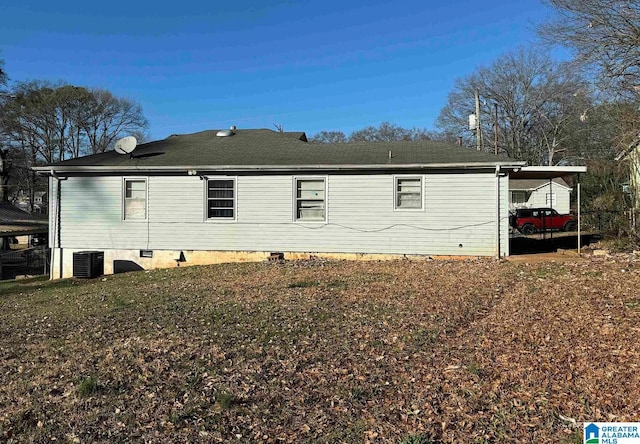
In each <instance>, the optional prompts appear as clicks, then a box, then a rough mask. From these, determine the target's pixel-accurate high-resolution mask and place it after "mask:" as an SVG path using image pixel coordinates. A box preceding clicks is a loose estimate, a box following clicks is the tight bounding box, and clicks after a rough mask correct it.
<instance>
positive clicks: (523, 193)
mask: <svg viewBox="0 0 640 444" xmlns="http://www.w3.org/2000/svg"><path fill="white" fill-rule="evenodd" d="M516 195H518V196H522V202H516V201H515V200H514V199H513V198H514V197H515V196H516ZM528 201H529V199H528V198H527V192H526V191H521V190H511V203H512V204H513V205H523V204H526V203H527V202H528Z"/></svg>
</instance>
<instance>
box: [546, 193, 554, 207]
mask: <svg viewBox="0 0 640 444" xmlns="http://www.w3.org/2000/svg"><path fill="white" fill-rule="evenodd" d="M555 204H556V193H547V206H548V207H553V206H555Z"/></svg>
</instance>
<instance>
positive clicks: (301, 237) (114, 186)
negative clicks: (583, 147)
mask: <svg viewBox="0 0 640 444" xmlns="http://www.w3.org/2000/svg"><path fill="white" fill-rule="evenodd" d="M217 134H222V135H220V136H218V135H217ZM523 165H524V162H519V161H515V160H513V159H510V158H506V157H498V156H494V155H493V154H488V153H483V152H478V151H475V150H469V149H466V148H462V147H458V146H456V145H452V144H445V143H439V142H431V141H422V142H390V143H384V142H379V143H359V144H328V145H323V144H310V143H307V140H306V136H305V134H304V133H283V132H274V131H270V130H265V129H261V130H235V131H220V132H216V131H203V132H199V133H195V134H188V135H179V136H170V137H168V138H166V139H164V140H159V141H156V142H151V143H146V144H143V145H140V146H138V147H137V148H136V150H135V151H134V152H133V153H132V155H119V154H117V153H116V152H114V151H111V152H107V153H102V154H96V155H91V156H86V157H82V158H77V159H72V160H68V161H63V162H59V163H54V164H50V165H47V166H45V167H38V168H36V170H38V171H39V172H40V173H41V174H48V175H49V177H50V180H49V185H50V195H49V201H50V211H49V217H50V226H51V230H50V237H49V238H50V242H51V246H52V247H53V248H54V254H53V263H52V267H51V269H52V277H54V278H57V277H61V276H62V277H67V276H71V275H72V273H73V266H72V264H73V253H75V252H79V251H86V250H99V251H102V252H104V264H105V272H106V273H111V272H113V271H114V263H116V262H120V263H122V262H128V263H130V264H133V265H135V266H136V267H139V268H144V269H149V268H158V267H169V266H176V265H179V264H180V262H181V261H183V260H184V261H186V264H187V265H188V264H205V263H216V262H228V261H238V260H264V259H266V258H267V257H269V256H270V255H271V253H276V252H277V253H284V255H285V257H286V258H296V257H298V258H300V257H309V256H310V255H316V256H325V257H343V258H355V257H374V258H378V257H379V258H382V257H384V256H379V255H433V256H436V255H437V256H497V255H498V254H500V255H508V254H509V227H508V216H509V188H508V186H509V180H508V174H509V173H510V171H512V170H513V169H517V168H521V167H522V166H523ZM370 255H373V256H370ZM134 268H135V267H134Z"/></svg>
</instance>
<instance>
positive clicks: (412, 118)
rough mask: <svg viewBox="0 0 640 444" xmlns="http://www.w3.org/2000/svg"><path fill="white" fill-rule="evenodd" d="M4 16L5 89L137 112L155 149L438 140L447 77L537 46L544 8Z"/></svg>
mask: <svg viewBox="0 0 640 444" xmlns="http://www.w3.org/2000/svg"><path fill="white" fill-rule="evenodd" d="M8 3H9V4H5V5H3V6H2V16H3V19H2V21H1V23H0V58H1V59H4V60H5V70H6V71H7V74H8V75H9V77H10V78H11V79H12V80H16V81H22V80H31V79H42V80H51V81H58V80H63V81H65V82H68V83H71V84H74V85H79V86H89V87H99V88H104V89H108V90H109V91H111V92H113V93H114V94H116V95H117V96H121V97H127V98H130V99H133V100H135V101H137V102H139V103H140V104H141V105H142V107H143V111H144V113H145V115H146V117H147V118H148V120H149V124H150V126H149V133H150V136H151V139H159V138H164V137H166V136H168V135H170V134H182V133H190V132H196V131H200V130H204V129H218V128H227V127H229V126H230V125H237V126H238V128H271V129H274V124H279V125H283V126H284V129H285V130H287V131H306V132H307V134H308V135H312V134H314V133H316V132H318V131H321V130H339V131H344V132H345V133H350V132H351V131H353V130H356V129H360V128H362V127H364V126H367V125H377V124H379V123H380V122H383V121H389V122H392V123H395V124H398V125H400V126H403V127H407V128H410V127H414V126H415V127H420V128H422V127H426V128H433V125H434V122H435V119H436V118H437V116H438V113H439V112H440V109H441V108H442V107H443V106H444V104H445V100H446V95H447V93H448V92H449V91H450V90H451V88H452V86H453V82H454V79H455V78H457V77H461V76H465V75H467V74H469V73H471V72H472V71H473V70H474V69H475V68H476V67H477V66H479V65H487V64H489V63H491V62H492V61H493V60H494V59H495V58H496V57H497V56H498V55H500V54H502V53H504V52H506V51H509V50H512V49H515V48H516V47H517V46H519V45H526V44H528V43H530V42H532V41H534V40H535V29H534V28H535V25H536V24H537V23H539V22H540V21H542V20H544V18H545V17H546V16H547V15H548V13H549V11H548V9H546V7H545V6H543V5H542V3H541V2H540V1H539V0H519V1H504V0H501V1H489V2H485V3H480V2H477V1H476V2H472V1H461V0H450V1H446V0H444V1H438V2H432V1H424V0H423V1H415V0H396V1H393V2H392V1H378V0H368V1H348V0H344V1H342V2H338V1H334V0H324V1H293V0H291V1H265V0H262V1H257V0H236V1H235V2H219V1H216V0H213V1H209V2H197V1H189V0H184V1H182V2H170V3H165V2H157V3H156V4H153V5H152V6H151V5H149V4H147V2H144V3H142V2H136V1H135V0H130V1H129V2H124V1H120V0H115V1H112V2H86V1H83V2H72V1H64V0H62V1H59V2H51V1H29V0H25V1H17V2H8Z"/></svg>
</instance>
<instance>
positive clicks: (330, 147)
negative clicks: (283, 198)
mask: <svg viewBox="0 0 640 444" xmlns="http://www.w3.org/2000/svg"><path fill="white" fill-rule="evenodd" d="M216 132H217V130H209V131H202V132H199V133H194V134H185V135H174V136H169V137H167V138H166V139H163V140H158V141H155V142H149V143H145V144H141V145H139V146H138V147H137V148H136V150H135V151H134V152H133V153H132V156H129V155H119V154H117V153H115V152H114V151H110V152H106V153H102V154H96V155H91V156H85V157H80V158H77V159H71V160H67V161H63V162H57V163H53V164H51V165H49V166H47V167H46V168H45V169H55V170H59V169H64V168H66V167H95V168H98V167H105V168H107V167H109V168H110V169H113V170H118V169H119V168H122V169H128V168H139V169H141V170H143V169H145V168H149V169H158V168H161V167H181V166H183V167H189V166H191V167H199V166H202V167H204V166H208V167H220V168H228V167H234V166H235V167H255V168H259V169H260V168H264V169H268V168H269V167H276V166H277V167H288V166H290V167H318V166H327V167H341V166H349V167H353V168H357V167H365V166H376V167H377V166H389V167H393V166H402V165H405V166H406V165H433V164H461V165H462V164H464V165H473V164H485V165H486V164H509V165H519V164H522V163H521V162H517V161H514V160H513V159H510V158H508V157H503V156H494V155H493V154H489V153H484V152H478V151H475V150H470V149H467V148H462V147H459V146H456V145H453V144H448V143H442V142H433V141H419V142H371V143H342V144H315V143H308V142H307V141H306V136H305V134H304V133H291V132H283V133H281V132H276V131H271V130H268V129H253V130H236V131H235V132H234V133H235V134H234V135H232V136H228V137H217V136H216ZM389 151H391V158H389Z"/></svg>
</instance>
